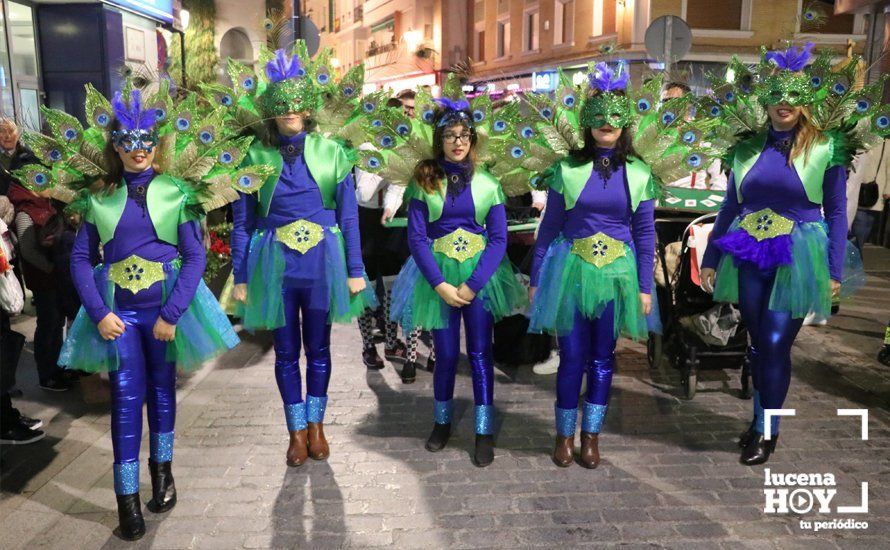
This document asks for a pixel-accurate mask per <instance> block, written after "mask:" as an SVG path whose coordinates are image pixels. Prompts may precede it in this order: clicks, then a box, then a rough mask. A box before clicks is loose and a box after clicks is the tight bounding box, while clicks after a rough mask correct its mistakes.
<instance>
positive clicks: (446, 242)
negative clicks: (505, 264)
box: [433, 228, 485, 263]
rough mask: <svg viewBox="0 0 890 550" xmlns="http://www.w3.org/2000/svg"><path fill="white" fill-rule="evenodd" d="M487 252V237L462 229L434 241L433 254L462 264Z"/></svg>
mask: <svg viewBox="0 0 890 550" xmlns="http://www.w3.org/2000/svg"><path fill="white" fill-rule="evenodd" d="M483 250H485V237H483V236H482V235H477V234H475V233H470V232H469V231H467V230H466V229H463V228H460V229H457V230H456V231H452V232H451V233H449V234H447V235H445V236H444V237H439V238H438V239H436V240H435V241H433V252H438V253H440V254H444V255H446V256H448V257H449V258H452V259H454V260H457V261H459V262H461V263H463V262H465V261H467V260H469V259H470V258H472V257H474V256H475V255H476V254H478V253H480V252H482V251H483Z"/></svg>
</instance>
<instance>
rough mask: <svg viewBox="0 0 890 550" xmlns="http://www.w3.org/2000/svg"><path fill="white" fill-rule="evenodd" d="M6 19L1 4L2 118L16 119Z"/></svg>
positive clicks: (0, 74)
mask: <svg viewBox="0 0 890 550" xmlns="http://www.w3.org/2000/svg"><path fill="white" fill-rule="evenodd" d="M6 44H7V42H6V17H5V15H4V11H3V6H2V4H0V116H7V117H13V118H14V117H15V103H14V100H13V97H12V96H13V90H12V74H11V71H10V70H9V50H8V49H7V47H6Z"/></svg>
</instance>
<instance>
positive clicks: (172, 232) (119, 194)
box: [84, 174, 199, 246]
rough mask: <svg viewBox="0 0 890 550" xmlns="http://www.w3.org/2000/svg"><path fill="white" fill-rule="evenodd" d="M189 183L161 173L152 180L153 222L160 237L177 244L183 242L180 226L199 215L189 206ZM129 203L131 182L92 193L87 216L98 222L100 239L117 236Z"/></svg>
mask: <svg viewBox="0 0 890 550" xmlns="http://www.w3.org/2000/svg"><path fill="white" fill-rule="evenodd" d="M185 185H186V184H185V183H184V182H182V181H180V180H176V179H175V178H172V177H170V176H167V175H164V174H160V175H158V176H156V177H155V178H154V179H153V180H151V184H150V185H149V186H148V193H147V194H146V198H145V200H146V204H147V207H148V215H149V217H150V218H151V223H152V225H153V226H154V228H155V232H156V233H157V234H158V238H159V239H161V240H162V241H164V242H167V243H170V244H172V245H174V246H177V245H179V226H180V224H183V223H185V222H188V221H193V220H197V219H199V218H198V217H197V216H196V215H195V211H194V209H190V208H188V206H189V202H190V198H189V194H188V192H187V191H186V188H185ZM126 205H127V186H126V185H125V184H121V185H118V186H117V188H116V189H115V190H114V191H112V192H110V193H101V192H100V193H92V194H91V195H90V200H89V207H88V209H87V211H86V215H85V217H84V219H85V220H86V221H88V222H90V223H92V224H93V225H95V226H96V229H97V230H98V231H99V240H100V241H102V243H103V244H104V243H107V242H108V241H110V240H111V239H112V238H114V232H115V231H116V230H117V226H118V223H120V220H121V216H123V214H124V208H125V207H126Z"/></svg>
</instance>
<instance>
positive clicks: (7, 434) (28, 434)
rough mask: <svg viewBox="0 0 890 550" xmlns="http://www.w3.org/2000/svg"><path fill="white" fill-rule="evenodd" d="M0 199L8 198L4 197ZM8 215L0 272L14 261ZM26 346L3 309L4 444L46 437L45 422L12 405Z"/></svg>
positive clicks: (0, 417) (0, 405) (0, 386)
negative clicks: (22, 354) (16, 374)
mask: <svg viewBox="0 0 890 550" xmlns="http://www.w3.org/2000/svg"><path fill="white" fill-rule="evenodd" d="M0 198H2V199H4V200H5V199H6V197H2V196H0ZM0 202H2V201H0ZM6 217H7V216H4V215H3V213H2V212H0V272H3V271H4V270H7V271H8V270H10V269H12V267H11V265H10V264H12V262H13V261H14V257H13V254H14V249H13V246H12V237H11V235H10V234H9V232H8V229H7V225H6V219H5V218H6ZM24 345H25V337H24V336H23V335H21V334H19V333H18V332H15V331H14V330H12V328H11V327H10V323H9V315H8V314H7V313H6V311H5V310H3V309H2V308H0V444H2V445H27V444H28V443H34V442H36V441H40V440H41V439H43V437H44V433H43V432H42V431H40V430H39V429H38V428H40V427H41V426H42V425H43V422H41V421H40V420H35V419H33V418H28V417H27V416H23V415H22V414H21V413H20V412H19V411H18V409H16V408H14V407H13V406H12V396H11V395H10V390H11V389H12V387H13V386H14V385H15V371H16V367H17V366H18V362H19V356H20V355H21V352H22V346H24Z"/></svg>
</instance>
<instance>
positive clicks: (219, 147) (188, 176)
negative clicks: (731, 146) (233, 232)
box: [15, 81, 274, 213]
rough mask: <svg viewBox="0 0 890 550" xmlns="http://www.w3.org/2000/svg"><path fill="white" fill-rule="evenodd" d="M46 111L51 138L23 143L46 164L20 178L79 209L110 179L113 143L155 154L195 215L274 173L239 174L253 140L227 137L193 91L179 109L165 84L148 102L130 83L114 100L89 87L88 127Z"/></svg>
mask: <svg viewBox="0 0 890 550" xmlns="http://www.w3.org/2000/svg"><path fill="white" fill-rule="evenodd" d="M41 112H42V114H43V116H44V118H45V119H46V121H47V123H48V126H49V128H50V134H49V135H45V134H41V133H36V132H28V133H25V134H24V135H23V137H22V139H23V141H24V142H25V143H26V144H27V145H28V146H29V147H31V148H32V149H33V150H34V152H35V154H36V156H37V158H38V159H39V160H40V162H41V164H29V165H26V166H24V167H22V168H21V169H19V170H17V171H16V173H15V175H16V177H17V178H19V180H20V181H21V182H22V183H23V184H24V185H25V186H26V187H28V188H29V189H31V190H33V191H45V190H51V194H52V196H54V197H56V198H58V199H60V200H63V201H65V202H72V203H73V204H72V206H73V207H74V208H75V209H76V208H78V206H83V205H84V204H85V201H84V200H78V197H80V199H84V198H85V197H86V194H87V193H89V192H91V191H90V189H91V187H92V185H93V183H95V182H96V181H97V180H101V179H102V178H104V177H106V176H107V175H108V173H109V167H108V166H107V165H106V160H105V156H104V150H105V148H106V146H107V145H108V143H109V141H112V142H113V143H115V144H116V145H119V146H122V147H123V148H125V149H126V148H131V149H132V148H146V149H147V148H151V149H154V150H156V157H155V164H157V165H158V168H159V170H160V171H161V172H162V173H164V174H167V175H169V176H172V177H173V178H176V179H177V180H180V181H182V182H183V190H184V191H185V192H186V193H187V194H188V195H189V197H190V208H193V209H195V211H196V213H197V212H203V211H206V210H211V209H213V208H218V207H220V206H223V205H224V204H226V203H228V202H232V201H234V200H236V199H237V198H238V191H241V192H246V193H250V192H255V191H257V190H258V189H259V188H260V187H261V186H262V184H263V182H264V181H265V179H266V177H268V176H269V175H270V174H271V173H272V172H273V170H274V169H273V168H272V167H269V166H251V167H247V168H239V165H240V164H241V161H242V160H243V158H244V156H245V155H246V154H247V148H248V147H249V145H250V138H243V137H239V136H238V135H236V134H233V133H232V132H231V131H229V130H228V129H227V126H226V125H225V124H224V114H223V112H222V111H221V110H220V109H218V108H214V107H209V106H207V105H206V104H205V103H199V101H198V97H197V95H196V94H194V93H190V94H188V95H187V96H185V99H183V100H181V101H179V102H176V103H174V101H173V99H172V97H171V95H170V92H169V86H168V83H167V82H166V81H161V82H160V84H159V85H158V89H157V90H156V91H155V92H154V93H152V94H150V95H148V96H147V97H145V94H144V91H141V90H134V89H133V88H132V86H131V84H129V83H128V84H127V85H126V86H125V87H124V89H123V90H122V91H121V92H119V93H118V94H115V96H114V98H113V100H112V101H109V100H108V99H107V98H105V97H104V96H103V95H102V94H101V93H99V92H98V91H97V90H96V89H95V88H94V87H93V86H92V85H89V84H88V85H87V86H86V117H87V123H88V124H87V127H86V128H85V127H84V126H83V125H81V123H80V122H79V121H78V120H77V119H76V118H75V117H73V116H71V115H69V114H67V113H65V112H63V111H59V110H57V109H49V108H46V107H42V108H41ZM115 122H117V123H118V124H115ZM114 126H119V127H120V130H118V131H117V133H113V132H111V131H110V129H111V128H112V127H114Z"/></svg>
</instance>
